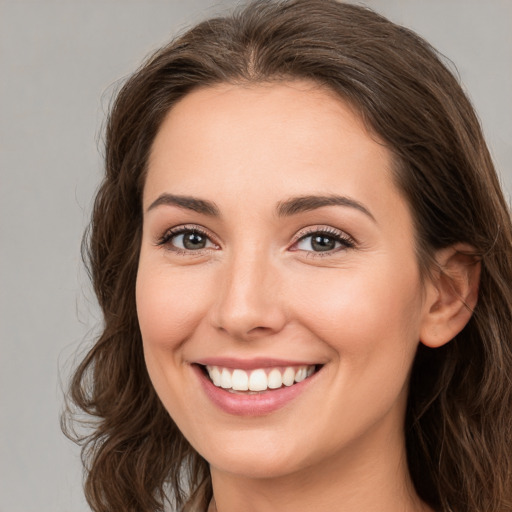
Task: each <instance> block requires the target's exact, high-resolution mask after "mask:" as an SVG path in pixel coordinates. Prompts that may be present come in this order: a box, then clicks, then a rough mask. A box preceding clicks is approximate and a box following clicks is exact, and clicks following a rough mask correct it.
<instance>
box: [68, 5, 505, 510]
mask: <svg viewBox="0 0 512 512" xmlns="http://www.w3.org/2000/svg"><path fill="white" fill-rule="evenodd" d="M293 79H307V80H312V81H314V82H316V83H318V84H320V85H322V86H324V87H327V88H330V89H331V90H332V91H334V92H336V93H337V94H339V96H340V98H342V99H343V100H345V101H348V102H350V103H351V104H352V105H353V106H354V107H355V108H356V109H357V110H358V112H359V113H360V115H361V116H362V118H363V119H364V121H365V123H366V124H367V126H368V127H369V129H370V130H371V131H372V132H373V133H375V134H377V136H378V138H379V140H381V141H384V143H385V144H386V145H387V147H388V148H389V150H390V151H391V152H392V153H393V154H394V156H395V161H396V165H395V169H394V170H395V178H396V183H397V185H398V186H399V188H400V189H401V190H402V192H403V194H404V196H405V197H406V198H407V200H408V202H409V204H410V207H411V210H412V214H413V217H414V222H415V227H416V242H417V253H418V261H419V264H420V267H421V268H422V269H423V270H425V271H428V268H429V265H430V262H431V259H432V255H433V254H434V252H435V251H436V250H437V249H440V248H443V247H447V246H450V245H453V244H456V243H459V242H462V243H465V244H469V245H470V246H471V247H473V248H474V256H475V258H478V259H479V260H480V261H481V265H482V274H481V284H480V290H479V300H478V305H477V307H476V309H475V311H474V314H473V316H472V318H471V320H470V322H469V323H468V325H467V326H466V327H465V328H464V330H463V331H462V332H461V333H460V334H459V335H458V336H457V337H456V338H455V339H453V340H452V341H451V342H450V343H448V344H447V345H445V346H444V347H442V348H439V349H428V348H426V347H425V346H422V345H420V347H419V350H418V354H417V357H416V359H415V362H414V367H413V371H412V377H411V383H410V392H409V402H408V407H407V413H406V423H405V435H406V443H407V454H408V463H409V469H410V473H411V475H412V479H413V482H414V485H415V487H416V490H417V492H418V494H419V496H420V497H421V498H422V499H423V500H424V501H425V502H426V503H428V504H429V505H430V506H431V507H433V508H434V509H436V510H439V511H444V512H448V511H451V512H468V511H471V512H498V511H499V512H503V511H512V426H511V425H512V381H511V379H512V291H511V285H512V263H511V262H512V227H511V220H510V213H509V210H508V207H507V204H506V202H505V200H504V198H503V195H502V192H501V190H500V187H499V183H498V180H497V177H496V174H495V171H494V168H493V163H492V161H491V158H490V156H489V152H488V149H487V147H486V145H485V142H484V139H483V136H482V132H481V128H480V126H479V122H478V119H477V117H476V115H475V113H474V111H473V108H472V106H471V104H470V102H469V101H468V99H467V98H466V96H465V95H464V93H463V91H462V89H461V87H460V85H459V83H458V82H457V80H456V78H454V76H453V75H452V73H451V72H450V71H449V70H448V69H447V67H446V66H445V65H444V64H443V62H442V59H441V58H440V57H439V55H438V54H437V53H436V51H435V50H434V49H433V48H432V47H431V46H430V45H429V44H428V43H426V42H425V41H424V40H422V39H421V38H420V37H418V36H417V35H416V34H414V33H413V32H411V31H409V30H407V29H405V28H403V27H401V26H397V25H395V24H393V23H391V22H390V21H388V20H387V19H385V18H383V17H382V16H380V15H378V14H376V13H375V12H372V11H370V10H368V9H366V8H364V7H360V6H355V5H351V4H345V3H338V2H336V1H335V0H290V1H257V2H252V3H251V4H249V5H248V6H247V7H245V8H242V9H240V10H238V11H236V12H235V13H234V14H233V15H231V16H229V17H225V18H216V19H211V20H208V21H205V22H203V23H201V24H199V25H197V26H196V27H194V28H192V29H191V30H190V31H188V32H187V33H185V34H184V35H183V36H182V37H180V38H179V39H177V40H175V41H173V42H171V43H170V44H169V45H168V46H166V47H164V48H162V49H161V50H159V51H158V52H157V53H155V54H154V55H152V56H151V57H150V58H149V59H148V60H147V62H146V63H145V64H144V65H143V66H142V67H141V68H140V69H139V70H138V71H137V72H136V73H135V74H134V75H133V76H132V77H131V78H129V79H128V80H127V82H126V83H125V85H124V87H123V88H122V90H121V91H120V92H119V94H118V96H117V99H116V100H115V102H114V104H113V107H112V109H111V113H110V117H109V121H108V126H107V129H106V168H105V177H104V180H103V182H102V184H101V187H100V189H99V191H98V193H97V196H96V200H95V203H94V211H93V215H92V222H91V225H90V230H89V232H88V234H87V236H86V238H85V245H84V247H85V256H86V260H87V262H88V265H89V269H90V273H91V277H92V281H93V284H94V289H95V292H96V295H97V297H98V301H99V304H100V306H101V308H102V311H103V315H104V327H103V332H102V334H101V336H99V339H98V340H97V341H96V343H95V345H94V346H93V347H92V349H91V350H90V351H89V353H88V354H87V356H86V357H85V359H84V360H83V361H82V362H81V364H80V365H79V366H78V368H77V370H76V373H75V375H74V378H73V381H72V383H71V387H70V399H71V402H73V403H74V406H75V412H76V411H77V410H78V411H82V412H85V413H87V415H90V416H91V417H92V418H93V420H92V421H91V424H92V426H90V428H91V429H90V430H88V431H86V432H85V433H84V434H83V435H82V436H77V437H78V439H77V440H78V442H81V443H82V444H83V451H82V453H83V460H84V464H85V465H86V468H87V480H86V483H85V491H86V496H87V499H88V502H89V504H90V505H91V507H92V508H93V510H94V511H96V512H107V511H109V512H113V511H116V512H117V511H121V510H122V511H123V512H130V511H133V512H135V511H137V512H155V511H158V510H163V507H164V502H166V500H168V499H169V500H171V501H173V502H174V506H175V507H176V508H178V509H183V507H185V508H184V510H204V509H206V506H207V503H208V501H209V499H210V498H211V495H212V489H211V482H210V477H209V470H208V464H207V462H206V461H205V460H204V459H202V458H201V457H200V456H199V455H198V454H197V453H196V452H195V451H194V449H193V448H192V447H191V446H190V445H189V444H188V442H187V441H186V440H185V439H184V437H183V436H182V434H181V433H180V431H179V430H178V429H177V427H176V426H175V424H174V423H173V421H172V418H170V417H169V415H168V413H167V412H166V411H165V409H164V408H163V406H162V404H161V402H160V400H159V399H158V397H157V395H156V393H155V391H154V389H153V387H152V385H151V382H150V380H149V377H148V374H147V371H146V368H145V364H144V358H143V352H142V341H141V335H140V331H139V327H138V322H137V315H136V307H135V280H136V273H137V265H138V254H139V247H140V243H141V225H142V211H141V196H142V189H143V185H144V177H145V171H146V165H147V160H148V154H149V151H150V148H151V144H152V141H153V140H154V138H155V135H156V133H157V131H158V129H159V126H160V123H161V122H162V120H163V118H164V116H165V115H166V113H167V112H168V111H169V109H171V108H172V106H173V105H174V104H175V103H176V102H177V101H179V100H180V98H182V97H183V96H184V95H186V94H187V93H188V92H189V91H191V90H192V89H194V88H197V87H200V86H207V85H211V84H215V83H220V82H229V83H248V82H249V83H255V82H256V83H257V82H272V81H282V80H293ZM298 108H300V107H298ZM70 414H71V413H70ZM67 418H68V419H70V418H71V415H68V417H67ZM68 426H69V425H68ZM68 432H69V430H68Z"/></svg>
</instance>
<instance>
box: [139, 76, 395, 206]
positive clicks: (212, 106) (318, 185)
mask: <svg viewBox="0 0 512 512" xmlns="http://www.w3.org/2000/svg"><path fill="white" fill-rule="evenodd" d="M392 164H393V162H392V156H391V153H390V152H389V151H388V150H387V149H386V148H385V147H384V145H383V144H381V143H380V141H379V140H378V139H377V138H376V137H375V136H374V135H373V134H371V133H369V131H368V130H367V129H366V127H365V126H364V123H363V122H362V120H361V117H360V116H359V115H358V114H357V113H356V111H355V109H353V108H352V107H351V106H350V105H349V104H348V103H346V102H344V101H343V100H341V99H340V98H339V97H338V96H337V95H336V94H335V93H333V92H332V91H330V90H327V89H325V88H321V87H319V86H318V85H316V84H314V83H311V82H286V83H271V84H258V85H229V84H220V85H216V86H213V87H207V88H201V89H197V90H195V91H193V92H191V93H190V94H188V95H187V96H185V97H184V98H183V99H182V100H181V101H179V102H178V103H177V104H176V105H175V106H174V107H173V109H172V110H171V111H170V112H169V113H168V115H167V116H166V118H165V119H164V121H163V123H162V125H161V128H160V130H159V132H158V134H157V136H156V138H155V141H154V143H153V147H152V151H151V155H150V159H149V165H148V176H147V181H146V186H145V190H144V203H145V204H146V205H147V204H148V202H149V201H151V200H154V198H155V197H156V196H157V195H158V194H159V193H161V192H163V191H165V192H172V193H177V194H189V195H201V196H202V195H205V194H207V195H210V196H211V195H216V196H217V198H220V197H224V196H226V197H229V194H231V197H232V198H233V197H235V198H240V197H249V196H252V195H254V193H255V191H256V190H257V189H261V190H263V191H264V192H266V196H267V197H269V198H270V197H275V196H276V195H278V194H284V193H286V194H287V195H301V194H305V193H324V194H325V193H328V192H335V190H334V189H337V190H336V192H343V193H344V194H345V195H347V194H348V195H350V194H361V192H362V190H363V189H365V188H366V190H365V191H364V194H363V195H364V196H365V198H366V200H368V201H373V200H377V199H379V198H380V197H382V192H383V186H384V185H385V187H384V188H387V189H390V190H391V191H392V192H393V193H394V194H395V195H396V194H397V193H398V191H397V190H396V187H395V186H394V184H393V180H392V172H391V167H392Z"/></svg>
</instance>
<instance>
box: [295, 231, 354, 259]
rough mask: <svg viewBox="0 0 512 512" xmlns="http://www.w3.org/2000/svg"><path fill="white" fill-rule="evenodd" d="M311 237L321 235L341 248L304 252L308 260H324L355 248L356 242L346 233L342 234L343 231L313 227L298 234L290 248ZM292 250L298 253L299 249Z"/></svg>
mask: <svg viewBox="0 0 512 512" xmlns="http://www.w3.org/2000/svg"><path fill="white" fill-rule="evenodd" d="M313 235H320V236H322V235H323V236H325V237H326V238H330V239H332V240H333V241H334V242H336V243H339V244H340V245H341V247H338V248H336V249H332V250H328V251H306V253H307V257H308V258H325V257H329V256H332V255H333V254H334V253H337V252H339V251H343V250H347V249H354V248H355V247H356V242H355V240H354V239H353V238H352V237H350V236H349V235H347V234H346V233H343V231H339V230H337V229H335V228H330V227H314V228H309V229H307V230H306V231H303V232H301V233H299V234H298V235H297V237H296V238H295V241H294V242H293V244H292V247H295V246H297V245H298V244H299V243H300V242H301V241H303V240H306V239H307V238H309V237H311V236H313ZM293 250H295V251H299V250H300V249H293Z"/></svg>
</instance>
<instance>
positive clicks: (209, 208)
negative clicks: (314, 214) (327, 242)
mask: <svg viewBox="0 0 512 512" xmlns="http://www.w3.org/2000/svg"><path fill="white" fill-rule="evenodd" d="M161 205H166V206H177V207H178V208H183V209H186V210H192V211H194V212H197V213H201V214H203V215H208V216H210V217H220V210H219V208H218V206H217V205H216V204H215V203H214V202H212V201H208V200H206V199H199V198H197V197H192V196H180V195H175V194H162V195H160V196H158V198H157V199H156V200H155V201H153V202H152V203H151V204H150V205H149V207H148V209H147V210H146V211H148V212H149V211H150V210H153V209H154V208H156V207H158V206H161ZM324 206H346V207H349V208H355V209H356V210H359V211H360V212H362V213H364V214H365V215H366V216H368V217H369V218H370V219H372V220H373V221H374V222H376V220H375V217H374V216H373V215H372V214H371V212H370V211H369V210H368V208H366V207H365V206H364V205H362V204H361V203H360V202H358V201H356V200H355V199H352V198H350V197H346V196H338V195H328V196H316V195H307V196H298V197H291V198H289V199H287V200H286V201H280V202H279V203H278V204H277V207H276V211H277V215H278V217H290V216H292V215H297V214H299V213H303V212H308V211H311V210H316V209H318V208H323V207H324Z"/></svg>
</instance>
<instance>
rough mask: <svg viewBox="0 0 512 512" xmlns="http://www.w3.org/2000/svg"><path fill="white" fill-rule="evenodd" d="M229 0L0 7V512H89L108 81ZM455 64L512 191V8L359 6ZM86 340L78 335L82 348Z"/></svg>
mask: <svg viewBox="0 0 512 512" xmlns="http://www.w3.org/2000/svg"><path fill="white" fill-rule="evenodd" d="M233 4H234V2H233V1H227V0H226V1H224V2H213V1H207V0H187V1H178V0H174V1H171V0H167V1H164V0H146V1H143V0H137V1H135V0H101V1H100V0H87V1H85V2H84V1H82V0H68V1H65V0H60V1H58V0H33V1H30V0H12V1H9V0H0V65H1V68H0V130H1V131H0V171H1V181H0V241H1V242H0V315H1V316H0V336H1V337H0V342H1V348H0V512H68V511H76V512H81V511H86V510H87V507H86V505H85V503H84V500H83V498H82V491H81V483H80V482H81V466H80V461H79V451H78V449H77V448H76V447H75V446H74V445H73V444H72V443H71V442H69V441H68V440H66V439H65V438H64V436H63V435H62V434H61V433H60V429H59V419H58V418H59V413H60V410H61V408H62V391H61V386H62V384H61V383H62V382H65V381H66V379H67V377H68V375H69V369H70V368H71V367H72V365H73V358H74V357H75V356H74V355H75V354H76V351H77V350H78V349H79V347H80V346H82V347H83V344H84V342H86V341H87V340H90V338H91V337H92V336H93V335H94V332H97V324H98V322H99V318H98V315H97V312H96V307H95V303H94V298H93V296H92V294H91V292H90V289H89V285H88V281H87V276H86V274H85V271H84V270H83V268H82V265H81V262H80V256H79V245H80V238H81V234H82V231H83V229H84V227H85V225H86V222H87V217H88V214H89V211H90V205H91V200H92V196H93V193H94V190H95V187H96V186H97V184H98V180H99V177H100V171H101V157H100V151H99V150H98V147H101V146H100V145H99V144H98V140H99V138H100V133H101V127H102V123H103V121H104V116H105V111H106V109H107V106H108V102H109V99H110V96H111V92H112V89H113V84H114V83H115V82H116V80H118V79H119V78H122V77H123V76H125V75H126V74H127V73H129V72H130V71H132V70H134V69H135V67H136V66H137V65H138V64H139V62H140V61H141V59H142V58H143V57H144V56H145V55H146V54H147V53H148V52H149V51H151V50H154V49H156V48H157V47H158V46H159V45H160V44H161V43H163V42H164V41H166V40H167V39H168V38H169V36H170V35H171V34H174V33H176V31H177V30H182V29H183V28H184V27H186V26H187V25H189V24H191V23H193V22H195V21H197V20H198V19H200V18H202V17H205V16H208V15H211V14H214V13H217V12H219V10H221V9H223V8H225V7H226V6H229V5H233ZM366 4H367V5H370V6H372V7H374V8H376V9H377V10H379V11H380V12H382V13H383V14H386V15H388V16H389V17H391V18H392V19H393V20H395V21H398V22H400V23H403V24H405V25H407V26H410V27H411V28H413V29H415V30H417V31H418V32H419V33H420V34H422V35H423V36H425V37H426V38H427V39H428V40H430V42H432V43H433V44H434V46H436V47H437V48H438V49H439V50H440V51H442V52H443V53H444V54H445V55H447V56H449V57H450V58H451V59H452V60H453V61H454V62H455V64H456V65H457V67H458V70H459V72H460V75H461V78H462V81H463V83H464V85H465V88H466V90H467V91H468V93H469V95H470V97H471V98H472V100H473V102H474V104H475V106H476V108H477V111H478V112H479V115H480V117H481V120H482V123H483V126H484V130H485V133H486V135H487V138H488V141H489V145H490V147H491V151H492V154H493V156H494V158H495V161H496V164H497V167H498V170H499V172H500V173H501V176H502V181H503V183H504V187H505V189H506V193H507V197H509V196H510V192H511V191H512V145H511V141H510V139H511V132H512V121H511V120H512V101H511V93H512V30H511V26H512V0H487V1H485V2H484V1H483V0H429V1H426V0H409V1H407V0H402V1H400V0H374V1H368V2H366ZM84 340H85V341H84Z"/></svg>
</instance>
